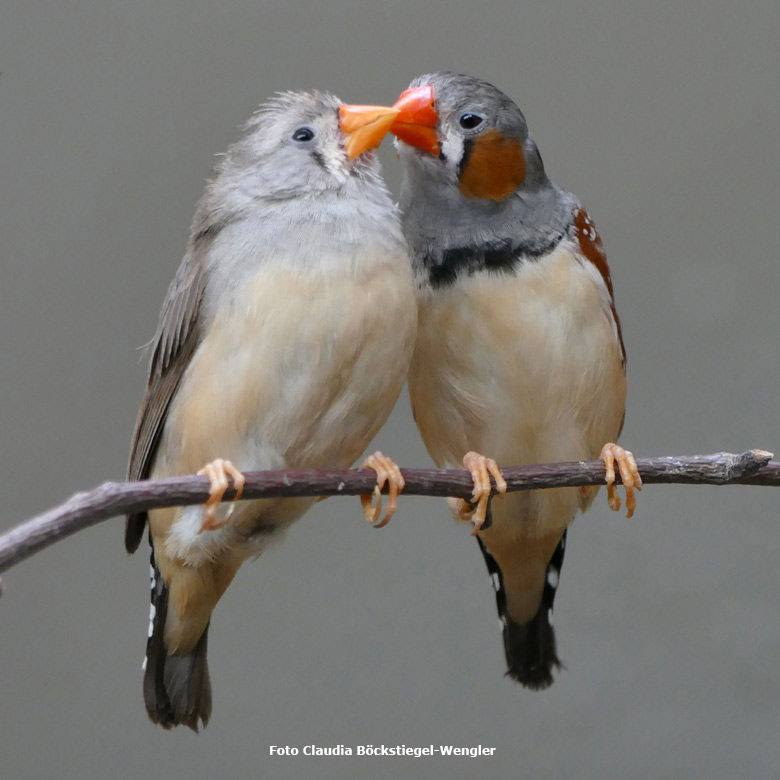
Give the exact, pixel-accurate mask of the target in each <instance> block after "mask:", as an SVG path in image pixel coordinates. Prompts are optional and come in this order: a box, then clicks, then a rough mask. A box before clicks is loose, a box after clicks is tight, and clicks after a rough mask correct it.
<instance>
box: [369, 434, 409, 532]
mask: <svg viewBox="0 0 780 780" xmlns="http://www.w3.org/2000/svg"><path fill="white" fill-rule="evenodd" d="M360 468H363V469H374V471H376V487H375V488H374V492H373V493H369V494H368V495H365V496H360V503H361V504H362V506H363V514H364V515H365V516H366V520H367V521H368V522H369V523H370V524H371V525H372V526H374V528H382V526H385V525H387V523H388V522H389V521H390V518H391V517H392V516H393V515H394V514H395V510H396V509H398V494H399V493H400V492H401V491H402V490H403V489H404V485H405V484H406V483H405V482H404V478H403V477H402V476H401V469H399V468H398V466H397V465H396V464H395V462H394V461H392V460H390V458H388V457H387V455H383V454H382V453H381V452H379V451H378V450H377V451H376V452H375V453H374V454H373V455H369V456H368V457H367V458H366V459H365V460H364V461H363V462H362V463H361V464H360ZM386 482H387V483H389V484H388V488H387V511H386V512H385V516H384V517H383V518H382V519H381V520H379V515H380V514H381V513H382V488H383V487H384V486H385V483H386ZM374 496H376V506H373V504H372V499H373V498H374ZM377 521H378V522H377Z"/></svg>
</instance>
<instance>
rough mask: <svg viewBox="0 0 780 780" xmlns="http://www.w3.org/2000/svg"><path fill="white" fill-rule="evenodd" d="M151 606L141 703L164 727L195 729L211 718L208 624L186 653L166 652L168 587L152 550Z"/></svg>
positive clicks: (155, 720) (150, 716)
mask: <svg viewBox="0 0 780 780" xmlns="http://www.w3.org/2000/svg"><path fill="white" fill-rule="evenodd" d="M151 576H152V605H151V612H150V619H149V641H148V642H147V644H146V658H145V659H144V685H143V688H144V702H145V703H146V711H147V713H148V714H149V718H150V720H151V721H152V722H153V723H157V724H159V725H160V726H162V727H163V728H164V729H170V728H172V727H173V726H179V725H184V726H189V727H190V728H191V729H192V730H193V731H197V730H198V722H199V721H200V722H201V723H202V724H203V725H204V726H205V725H206V724H207V723H208V722H209V718H210V717H211V681H210V680H209V667H208V663H207V662H206V646H207V643H208V631H209V628H208V625H207V626H206V629H205V631H204V632H203V635H202V636H201V638H200V639H199V640H198V643H197V644H196V645H195V647H194V648H193V649H192V651H191V652H190V653H188V654H187V655H168V653H167V651H166V647H165V641H164V629H165V619H166V617H167V614H168V587H167V585H166V584H165V582H164V581H163V578H162V575H161V574H160V570H159V569H158V568H157V564H156V563H155V560H154V551H152V560H151Z"/></svg>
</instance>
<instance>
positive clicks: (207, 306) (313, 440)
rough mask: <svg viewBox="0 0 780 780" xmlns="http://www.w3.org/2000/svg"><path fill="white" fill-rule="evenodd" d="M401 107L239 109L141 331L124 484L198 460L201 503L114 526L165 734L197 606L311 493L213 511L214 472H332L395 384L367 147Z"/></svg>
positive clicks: (385, 230)
mask: <svg viewBox="0 0 780 780" xmlns="http://www.w3.org/2000/svg"><path fill="white" fill-rule="evenodd" d="M397 114H398V111H397V110H395V109H387V108H382V107H371V106H348V105H343V104H342V103H340V101H339V100H338V99H337V98H335V97H333V96H331V95H328V94H323V93H317V92H310V93H285V94H281V95H279V96H277V97H275V98H273V99H271V100H269V101H268V102H267V103H265V104H264V105H262V106H261V107H260V110H259V111H258V112H257V113H256V114H255V116H254V117H253V118H252V119H251V120H250V121H249V123H248V124H247V125H246V127H245V134H244V136H243V137H242V138H241V139H240V140H239V141H238V142H237V143H235V144H234V145H233V146H231V147H230V148H229V149H228V151H227V154H226V155H225V156H224V157H223V158H222V160H221V161H220V162H219V164H218V165H217V166H216V168H215V170H214V172H213V175H212V177H211V179H210V180H209V182H208V184H207V186H206V190H205V193H204V195H203V197H202V198H201V200H200V202H199V205H198V208H197V211H196V214H195V217H194V220H193V223H192V228H191V233H190V239H189V245H188V247H187V252H186V254H185V256H184V259H183V261H182V263H181V265H180V266H179V269H178V272H177V273H176V276H175V278H174V280H173V282H172V284H171V286H170V288H169V290H168V294H167V297H166V299H165V302H164V304H163V308H162V313H161V317H160V323H159V326H158V329H157V333H156V335H155V337H154V340H153V355H152V360H151V367H150V371H149V380H148V386H147V390H146V395H145V396H144V399H143V403H142V406H141V410H140V413H139V416H138V422H137V426H136V431H135V436H134V439H133V445H132V452H131V457H130V467H129V476H130V478H131V479H133V480H140V479H146V478H154V477H160V478H162V477H169V476H175V475H182V474H190V473H193V472H195V471H198V470H199V469H201V467H203V468H202V469H201V472H200V473H204V474H207V475H208V476H209V479H210V481H211V497H210V499H209V501H208V503H207V505H206V507H205V508H204V507H186V508H172V509H156V510H153V511H150V512H149V513H148V518H147V514H146V513H143V514H136V515H132V516H130V517H128V519H127V527H126V534H125V546H126V548H127V550H128V552H134V551H135V550H136V549H137V548H138V545H139V543H140V541H141V538H142V536H143V531H144V526H145V524H146V522H147V519H148V523H149V529H150V541H151V545H152V607H151V621H150V628H149V640H148V645H147V653H146V660H145V672H144V681H143V692H144V699H145V702H146V708H147V712H148V714H149V717H150V718H151V720H152V721H154V722H155V723H159V724H160V725H161V726H163V727H165V728H170V727H172V726H176V725H179V724H184V725H187V726H189V727H190V728H192V729H194V730H196V731H197V728H198V724H199V722H201V723H203V724H204V725H205V724H206V723H207V721H208V719H209V716H210V713H211V686H210V683H209V674H208V667H207V664H206V641H207V632H208V627H209V621H210V618H211V613H212V610H213V609H214V607H215V605H216V603H217V601H218V600H219V598H220V597H221V596H222V594H223V593H224V591H225V589H226V588H227V587H228V585H229V584H230V582H231V580H232V579H233V577H234V576H235V574H236V571H237V570H238V568H239V566H240V565H241V563H242V562H243V561H244V560H245V559H246V558H248V557H253V556H257V555H258V554H259V553H261V552H262V551H263V550H264V549H265V548H266V546H267V545H268V544H269V542H271V541H272V540H273V539H276V538H278V537H279V536H280V535H281V533H282V532H283V531H284V529H285V528H286V527H287V526H289V525H290V523H292V522H293V521H294V520H296V519H298V518H299V517H300V516H301V515H303V513H304V512H305V511H306V510H307V509H309V508H310V507H311V506H312V504H313V503H315V501H316V499H314V498H279V499H265V500H255V501H245V502H242V503H240V504H239V503H236V504H231V505H229V508H228V507H226V506H225V505H224V504H223V505H220V500H221V499H222V497H223V495H224V493H225V490H226V489H227V487H228V485H229V481H228V476H230V478H231V479H232V480H233V485H234V488H235V491H236V492H237V493H238V492H240V490H241V488H242V486H243V474H242V472H243V471H247V470H255V469H281V468H325V467H333V468H348V467H349V466H351V465H352V464H353V463H354V462H355V459H356V458H358V457H359V455H360V454H361V452H363V450H364V449H365V447H366V446H367V444H368V443H369V441H370V440H371V438H372V437H373V436H374V434H375V433H376V432H377V431H378V430H379V428H380V426H381V425H382V424H383V423H384V421H385V419H386V418H387V416H388V414H389V413H390V410H391V408H392V406H393V404H394V403H395V401H396V399H397V397H398V395H399V393H400V391H401V387H402V386H403V382H404V380H405V378H406V375H407V371H408V367H409V361H410V359H411V354H412V350H413V346H414V334H415V326H416V316H417V315H416V303H415V298H414V290H413V281H412V270H411V265H410V262H409V257H408V253H407V250H406V247H405V242H404V238H403V235H402V232H401V228H400V224H399V219H398V214H397V209H396V207H395V205H394V204H393V202H392V201H391V199H390V197H389V194H388V192H387V190H386V188H385V185H384V183H383V180H382V178H381V172H380V168H379V163H378V161H377V159H376V156H375V154H374V152H373V150H374V149H375V147H377V146H378V145H379V143H380V142H381V140H382V138H383V137H384V135H385V134H386V132H387V130H388V128H389V126H390V123H391V122H392V121H393V118H394V117H395V116H396V115H397ZM204 464H207V465H206V466H204ZM365 465H368V466H371V467H372V468H374V469H375V470H376V471H377V474H378V482H380V483H381V482H382V481H384V480H385V479H388V480H389V482H390V483H391V485H390V487H391V490H392V492H393V493H397V492H398V489H400V487H402V479H400V472H399V471H398V470H397V467H394V464H392V462H391V461H389V459H386V458H384V456H381V453H377V454H376V456H372V457H371V458H369V460H368V461H367V462H366V464H365ZM369 503H370V502H369ZM394 503H395V500H394V497H393V498H392V500H391V502H390V503H389V504H388V512H391V511H392V505H393V504H394ZM377 510H378V507H377ZM369 514H370V512H368V511H367V516H368V515H369ZM377 516H378V514H376V515H374V517H377ZM385 520H386V518H385Z"/></svg>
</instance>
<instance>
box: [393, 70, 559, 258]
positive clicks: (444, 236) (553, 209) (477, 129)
mask: <svg viewBox="0 0 780 780" xmlns="http://www.w3.org/2000/svg"><path fill="white" fill-rule="evenodd" d="M395 108H397V109H399V110H400V112H401V113H400V114H399V116H398V117H397V119H396V121H395V122H394V124H393V126H392V128H391V132H392V133H394V134H395V135H396V136H397V139H398V140H397V141H396V145H397V148H398V153H399V157H400V158H401V161H402V162H403V164H404V184H403V190H402V198H401V207H402V210H403V212H404V221H405V225H404V229H405V232H406V234H407V238H408V239H409V240H410V243H412V245H413V247H414V245H419V244H420V243H424V244H425V245H426V247H425V251H427V250H428V249H429V246H430V245H431V244H432V242H435V241H439V242H444V243H448V244H449V245H465V244H468V243H475V242H477V241H480V240H482V241H484V240H488V241H491V240H503V239H514V238H517V239H518V241H519V243H520V244H524V245H527V246H528V247H529V251H532V250H533V249H534V248H535V247H542V246H547V245H548V244H549V242H550V237H551V236H555V235H560V234H561V233H562V231H563V230H564V229H565V227H566V225H567V221H569V220H570V219H571V206H572V204H573V203H574V198H573V196H571V195H569V194H568V193H565V192H562V191H561V190H559V189H558V188H557V187H556V186H555V185H554V184H553V183H552V182H551V181H550V180H549V179H548V178H547V175H546V173H545V170H544V164H543V163H542V158H541V156H540V154H539V150H538V149H537V147H536V144H535V143H534V141H533V139H532V138H531V136H530V135H529V133H528V125H527V123H526V121H525V117H524V116H523V114H522V112H521V111H520V109H519V108H518V107H517V106H516V105H515V103H514V102H513V101H512V100H511V99H510V98H509V97H507V96H506V95H505V94H504V93H503V92H501V91H500V90H498V89H496V88H495V87H494V86H493V85H492V84H489V83H488V82H486V81H483V80H481V79H477V78H474V77H472V76H465V75H461V74H458V73H451V72H448V71H440V72H437V73H427V74H425V75H423V76H420V77H418V78H416V79H415V80H414V81H413V82H412V83H411V85H410V87H409V89H407V90H406V91H405V92H403V93H402V95H401V97H400V98H399V100H398V102H397V103H396V104H395ZM420 251H423V250H420Z"/></svg>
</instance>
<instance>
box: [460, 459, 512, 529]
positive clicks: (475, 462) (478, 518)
mask: <svg viewBox="0 0 780 780" xmlns="http://www.w3.org/2000/svg"><path fill="white" fill-rule="evenodd" d="M463 465H464V466H465V467H466V468H467V469H468V470H469V472H470V473H471V479H472V480H473V481H474V492H473V493H472V494H471V502H470V503H469V502H468V501H465V500H464V499H462V498H448V499H447V503H448V504H449V506H450V511H451V512H452V514H453V515H455V518H456V519H457V520H470V521H471V522H472V524H473V526H474V529H473V530H472V532H471V535H472V536H476V535H477V534H478V533H479V531H480V529H481V528H482V526H483V525H484V523H485V519H486V518H487V510H488V504H489V502H490V496H491V494H492V492H493V486H492V485H491V483H490V477H491V475H492V477H493V479H494V480H495V482H496V492H497V493H499V494H504V493H506V480H505V479H504V477H503V475H502V474H501V470H500V469H499V468H498V464H497V463H496V461H495V460H493V458H486V457H485V456H484V455H480V454H479V453H478V452H473V451H472V452H467V453H466V454H465V455H464V456H463ZM475 505H476V506H475Z"/></svg>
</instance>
